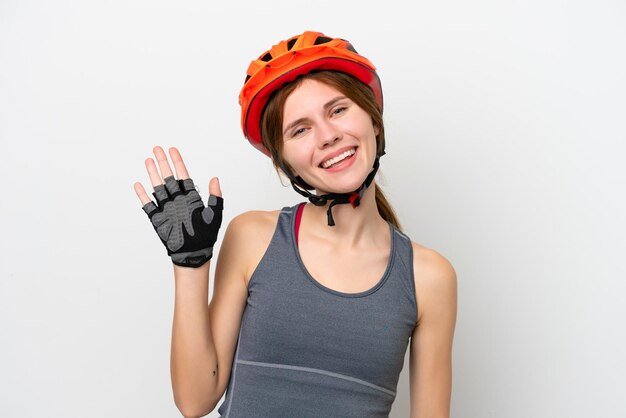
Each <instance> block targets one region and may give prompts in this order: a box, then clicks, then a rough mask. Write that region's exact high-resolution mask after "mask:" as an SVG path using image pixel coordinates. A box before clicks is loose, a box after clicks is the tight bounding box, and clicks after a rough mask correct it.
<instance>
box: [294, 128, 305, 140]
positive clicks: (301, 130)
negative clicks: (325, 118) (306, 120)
mask: <svg viewBox="0 0 626 418" xmlns="http://www.w3.org/2000/svg"><path fill="white" fill-rule="evenodd" d="M305 130H306V129H304V128H298V129H296V130H295V131H293V132H292V133H291V137H292V138H295V137H297V136H300V135H302V134H303V133H304V131H305Z"/></svg>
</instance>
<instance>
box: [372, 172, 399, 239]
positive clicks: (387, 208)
mask: <svg viewBox="0 0 626 418" xmlns="http://www.w3.org/2000/svg"><path fill="white" fill-rule="evenodd" d="M374 190H375V191H376V194H375V198H376V207H377V208H378V213H380V216H382V217H383V219H384V220H386V221H387V222H389V223H390V224H392V225H393V226H395V227H396V228H397V229H398V230H399V231H401V232H402V227H401V226H400V221H398V217H397V216H396V212H394V210H393V208H392V207H391V205H390V204H389V201H387V198H386V197H385V194H384V193H383V191H382V189H381V188H380V186H378V184H376V186H375V187H374Z"/></svg>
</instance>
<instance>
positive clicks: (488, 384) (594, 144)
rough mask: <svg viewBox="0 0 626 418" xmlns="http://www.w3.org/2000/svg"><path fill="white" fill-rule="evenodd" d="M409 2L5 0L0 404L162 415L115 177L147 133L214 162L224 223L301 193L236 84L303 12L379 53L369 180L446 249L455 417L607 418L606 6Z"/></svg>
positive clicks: (152, 335)
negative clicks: (265, 149)
mask: <svg viewBox="0 0 626 418" xmlns="http://www.w3.org/2000/svg"><path fill="white" fill-rule="evenodd" d="M410 3H411V2H408V1H407V2H405V1H394V0H390V1H385V2H380V3H377V4H375V5H374V4H372V5H367V4H365V3H364V2H362V1H350V0H348V1H343V2H329V1H326V0H319V1H315V2H306V3H299V2H297V1H282V2H277V1H259V2H247V3H243V2H210V1H178V2H174V1H170V2H167V1H146V0H143V1H140V0H130V1H128V0H124V1H121V0H120V1H101V0H98V1H88V2H84V1H77V0H76V1H71V0H59V1H54V2H51V1H28V0H19V1H18V0H0V140H1V148H0V151H1V153H0V158H1V161H0V167H1V172H0V176H1V179H2V180H1V184H2V196H1V197H0V211H1V213H0V215H1V219H2V234H1V238H0V274H1V276H0V279H1V281H0V339H1V340H0V416H2V417H63V418H69V417H72V418H73V417H103V418H104V417H106V418H110V417H176V416H180V414H179V413H178V411H177V409H176V408H175V406H174V403H173V400H172V394H171V388H170V380H169V348H170V347H169V344H170V331H171V320H172V313H173V290H174V289H173V277H172V271H171V267H170V262H169V259H168V258H167V257H166V254H165V249H164V248H163V247H162V244H161V243H160V241H159V240H158V239H157V236H156V234H155V233H154V230H153V229H152V227H151V226H150V224H149V222H148V219H147V217H146V216H145V214H144V213H143V212H142V211H141V209H140V204H139V201H138V199H137V198H136V196H135V195H134V192H133V189H132V184H133V182H134V181H137V180H139V181H142V182H143V183H144V184H146V185H147V184H148V177H147V174H146V172H145V169H144V166H143V161H144V159H145V158H146V157H148V156H150V153H151V149H152V147H153V146H154V145H156V144H159V145H162V146H164V147H169V146H177V147H179V149H180V150H181V152H182V154H183V157H184V158H185V160H186V162H187V165H188V167H189V170H190V172H191V174H192V177H193V178H194V179H195V180H196V182H197V183H198V184H199V185H200V188H201V191H202V192H203V195H204V197H206V187H207V183H208V180H209V178H210V177H211V176H219V177H220V179H221V182H222V188H223V191H224V196H225V199H226V212H225V217H226V219H225V221H226V223H227V222H228V221H229V220H230V219H231V218H232V217H234V216H235V215H237V214H238V213H241V212H243V211H246V210H251V209H268V210H269V209H278V208H280V207H282V206H286V205H292V204H295V203H296V202H298V201H300V200H301V199H300V196H299V195H296V194H295V192H293V191H292V190H291V189H290V188H287V187H282V186H281V185H280V181H279V179H278V177H277V175H276V173H275V172H274V171H273V169H272V166H271V164H270V162H269V160H268V159H267V158H265V157H264V156H263V155H262V154H261V153H259V152H258V151H256V150H255V149H253V148H252V147H251V146H249V145H248V144H247V143H246V141H245V140H244V139H243V137H242V134H241V131H240V128H239V111H240V108H239V105H238V103H237V95H238V93H239V89H240V88H241V85H242V83H243V80H244V76H245V69H246V68H247V65H248V63H249V62H250V61H251V60H252V59H254V58H256V57H257V56H258V55H259V54H260V53H262V52H263V51H265V50H267V49H268V48H269V47H270V46H271V45H273V44H274V43H276V42H278V41H279V40H281V39H286V38H288V37H290V36H292V35H295V34H298V33H301V32H303V31H304V30H318V31H322V32H324V33H326V34H328V35H330V36H337V37H342V38H346V39H349V40H350V41H352V42H353V43H354V45H355V47H356V49H357V50H358V51H359V52H360V53H362V54H363V55H365V56H367V57H368V58H370V59H371V60H372V61H373V62H374V63H375V64H376V65H377V67H378V68H379V73H380V76H381V79H382V83H383V88H384V94H385V121H386V131H387V139H388V147H387V155H386V156H385V157H384V158H383V159H382V161H381V163H382V166H381V171H382V176H380V177H379V183H380V184H382V186H383V187H384V189H385V190H386V191H387V193H388V195H389V197H390V200H391V202H392V204H393V205H394V206H395V208H396V209H397V211H398V213H399V215H400V218H401V221H402V222H403V224H404V227H405V231H406V232H407V233H408V234H409V235H410V236H411V238H412V239H413V240H414V241H416V242H419V243H421V244H423V245H426V246H429V247H431V248H434V249H436V250H437V251H439V252H440V253H442V254H443V255H444V256H446V257H447V258H448V259H449V260H450V261H451V262H452V264H453V265H454V266H455V268H456V270H457V274H458V282H459V310H458V321H457V330H456V334H455V340H454V378H453V381H454V382H453V398H452V416H453V417H460V418H503V417H506V418H509V417H510V418H556V417H559V418H578V417H580V418H583V417H585V418H586V417H594V418H598V417H618V416H626V402H625V401H624V397H623V394H624V381H623V380H624V376H625V375H626V361H625V360H624V351H625V348H626V347H625V341H626V332H625V329H626V327H625V326H624V318H626V307H625V305H626V304H624V302H623V300H624V297H625V294H626V284H625V280H624V279H626V268H625V267H624V254H625V253H626V242H625V240H626V239H625V235H626V234H625V232H626V210H625V208H624V206H625V201H626V199H625V196H624V181H625V179H626V168H625V166H626V165H625V164H624V160H625V157H626V152H625V151H626V146H625V141H626V127H625V123H624V122H625V115H626V82H625V75H626V54H625V51H626V46H625V45H626V24H625V23H624V22H626V6H625V4H624V3H623V2H622V1H618V0H615V1H609V0H603V1H594V2H592V1H586V2H583V1H557V0H542V1H539V0H533V1H530V2H529V1H495V0H491V1H490V0H478V1H473V2H469V1H460V0H457V1H438V2H417V3H413V4H412V5H411V9H410V10H409V9H407V7H408V5H409V4H410ZM220 237H221V236H220ZM407 370H408V366H405V369H404V371H403V374H402V377H401V381H400V384H399V387H398V397H397V400H396V403H395V404H394V409H393V413H392V416H393V417H407V416H408V402H409V395H408V383H407V380H406V379H407V375H406V372H407ZM210 416H212V417H214V416H217V414H216V413H213V414H212V415H210Z"/></svg>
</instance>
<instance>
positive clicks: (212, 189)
mask: <svg viewBox="0 0 626 418" xmlns="http://www.w3.org/2000/svg"><path fill="white" fill-rule="evenodd" d="M209 194H212V195H214V196H219V197H222V189H221V188H220V180H219V179H218V178H217V177H213V178H212V179H211V181H210V182H209Z"/></svg>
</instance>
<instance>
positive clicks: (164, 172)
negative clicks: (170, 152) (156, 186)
mask: <svg viewBox="0 0 626 418" xmlns="http://www.w3.org/2000/svg"><path fill="white" fill-rule="evenodd" d="M152 151H153V152H154V156H155V157H156V160H157V164H159V171H161V178H162V179H166V178H168V177H169V176H173V175H174V173H172V169H171V168H170V163H169V162H168V161H167V155H165V151H163V148H161V147H159V146H156V147H154V148H153V150H152Z"/></svg>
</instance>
